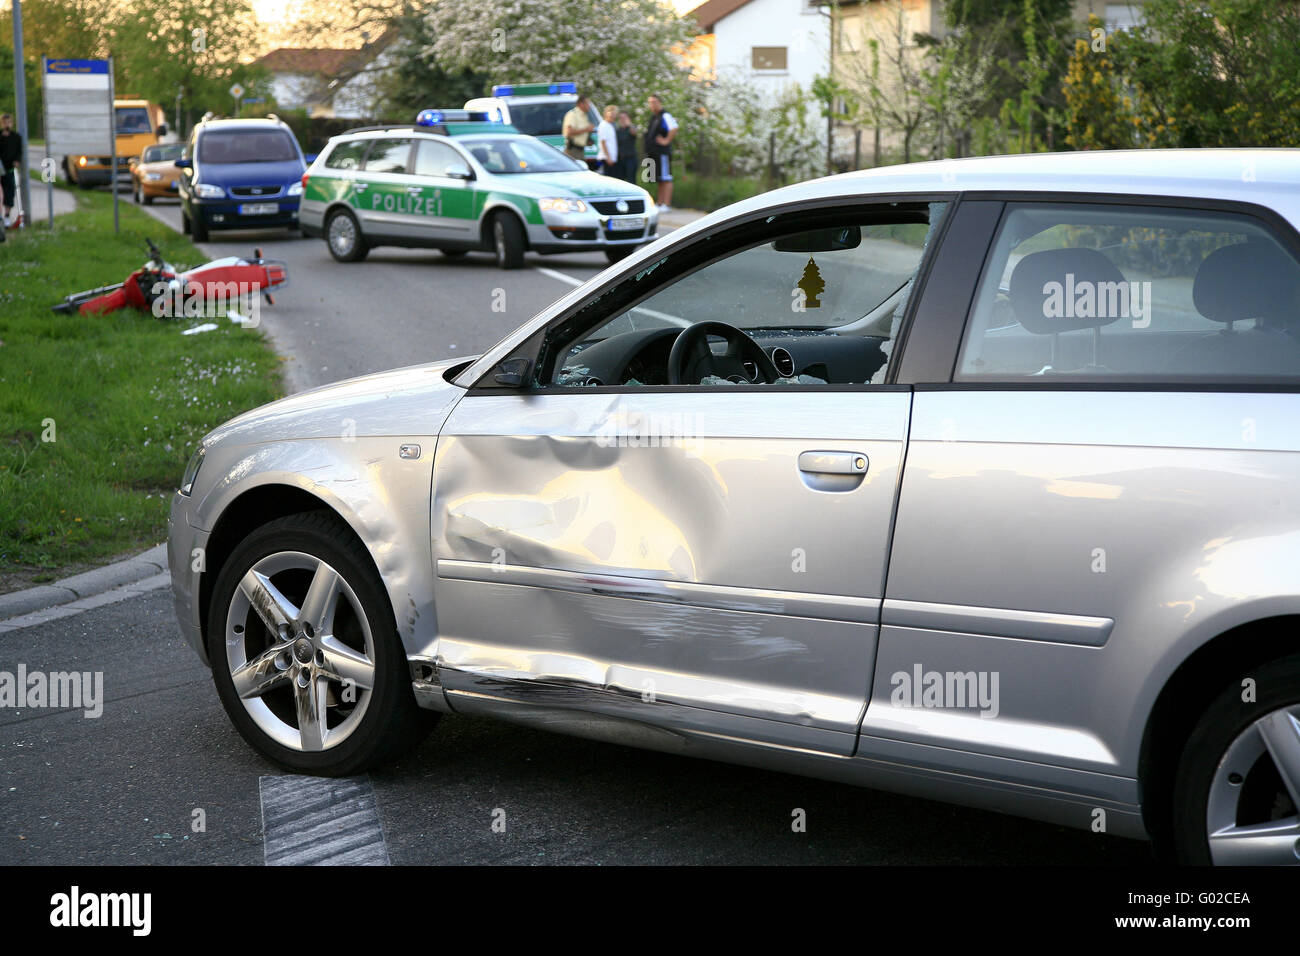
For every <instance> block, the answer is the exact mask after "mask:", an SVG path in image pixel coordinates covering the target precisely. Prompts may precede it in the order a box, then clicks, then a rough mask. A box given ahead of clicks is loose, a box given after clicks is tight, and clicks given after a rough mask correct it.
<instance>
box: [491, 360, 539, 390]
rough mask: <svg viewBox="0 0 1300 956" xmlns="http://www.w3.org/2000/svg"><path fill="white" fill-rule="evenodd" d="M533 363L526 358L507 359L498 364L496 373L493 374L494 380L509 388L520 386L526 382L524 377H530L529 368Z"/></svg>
mask: <svg viewBox="0 0 1300 956" xmlns="http://www.w3.org/2000/svg"><path fill="white" fill-rule="evenodd" d="M532 364H533V363H532V362H531V361H529V360H528V359H526V358H512V359H506V360H505V361H504V362H502V363H501V364H500V365H498V366H497V371H496V374H495V375H494V376H492V377H493V380H494V381H495V382H496V383H497V384H498V385H504V386H506V387H507V388H520V387H521V386H523V384H524V379H525V378H527V377H528V369H529V368H530V367H531V366H532Z"/></svg>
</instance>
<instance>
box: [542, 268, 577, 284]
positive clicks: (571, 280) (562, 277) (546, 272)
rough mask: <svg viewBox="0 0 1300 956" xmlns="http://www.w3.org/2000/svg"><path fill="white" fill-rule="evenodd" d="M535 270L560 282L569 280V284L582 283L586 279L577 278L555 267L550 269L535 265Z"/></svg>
mask: <svg viewBox="0 0 1300 956" xmlns="http://www.w3.org/2000/svg"><path fill="white" fill-rule="evenodd" d="M533 271H534V272H540V273H541V274H542V275H544V276H548V277H549V278H552V279H557V280H559V281H560V282H567V283H568V284H569V285H582V283H583V282H584V281H586V280H584V279H575V278H574V277H573V276H571V275H565V274H564V273H563V272H559V271H557V270H555V269H548V268H546V266H533Z"/></svg>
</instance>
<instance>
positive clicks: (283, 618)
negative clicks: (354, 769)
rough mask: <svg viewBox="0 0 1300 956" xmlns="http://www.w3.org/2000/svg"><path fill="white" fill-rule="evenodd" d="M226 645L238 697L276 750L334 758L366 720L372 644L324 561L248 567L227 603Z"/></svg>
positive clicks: (283, 556) (275, 558)
mask: <svg viewBox="0 0 1300 956" xmlns="http://www.w3.org/2000/svg"><path fill="white" fill-rule="evenodd" d="M225 644H226V658H227V665H228V667H229V672H230V676H231V680H232V682H233V684H234V688H235V692H236V693H237V694H238V695H239V698H240V701H241V703H242V704H243V705H244V708H245V710H247V711H248V714H249V716H250V717H251V718H252V719H253V722H254V723H255V724H256V725H257V726H258V728H259V729H260V730H262V731H263V732H264V733H265V734H266V735H267V736H269V737H270V738H271V739H272V740H274V741H275V742H276V743H279V744H281V745H282V746H284V747H287V748H289V749H291V750H298V751H322V750H328V749H330V748H332V747H336V746H338V745H339V744H340V743H342V742H343V741H344V740H346V739H347V738H348V736H349V735H350V734H351V733H352V732H353V731H354V730H356V728H357V726H358V725H359V724H360V723H361V720H362V718H363V717H364V716H365V712H366V708H367V706H368V705H369V703H370V698H371V693H372V691H373V689H374V685H375V663H374V662H375V645H374V637H373V635H372V633H371V629H370V624H369V622H368V621H367V619H366V615H365V612H364V610H363V609H362V605H361V602H360V600H359V599H358V597H357V595H356V593H355V592H354V591H353V589H352V587H351V586H350V585H349V584H348V582H347V581H346V580H345V579H344V578H343V576H342V575H340V574H339V573H338V572H337V571H336V570H335V569H334V568H333V567H331V566H330V565H329V564H327V563H326V562H324V561H322V560H321V559H320V558H317V557H313V556H312V555H309V554H304V553H302V552H300V551H281V552H277V553H274V554H270V555H267V556H266V557H264V558H262V559H261V560H259V561H258V562H257V563H255V564H254V565H253V566H252V567H251V568H249V570H248V571H247V572H246V573H245V574H244V576H243V577H242V578H241V579H240V581H239V585H238V587H236V588H235V591H234V594H233V596H232V597H231V599H230V608H229V611H228V613H227V615H226V641H225Z"/></svg>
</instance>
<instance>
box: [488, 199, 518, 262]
mask: <svg viewBox="0 0 1300 956" xmlns="http://www.w3.org/2000/svg"><path fill="white" fill-rule="evenodd" d="M492 249H493V251H494V252H496V257H497V265H498V266H499V267H500V268H502V269H522V268H523V266H524V227H523V226H521V225H520V224H519V220H518V219H516V218H515V217H514V216H512V215H510V214H509V213H498V214H497V216H496V217H494V218H493V220H492Z"/></svg>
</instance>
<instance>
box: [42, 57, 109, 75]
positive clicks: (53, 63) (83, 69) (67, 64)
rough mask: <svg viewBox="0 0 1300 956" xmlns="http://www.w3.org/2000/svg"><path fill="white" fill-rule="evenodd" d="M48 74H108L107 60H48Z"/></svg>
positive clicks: (46, 66)
mask: <svg viewBox="0 0 1300 956" xmlns="http://www.w3.org/2000/svg"><path fill="white" fill-rule="evenodd" d="M45 72H46V73H99V74H107V73H108V61H107V60H46V61H45Z"/></svg>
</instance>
